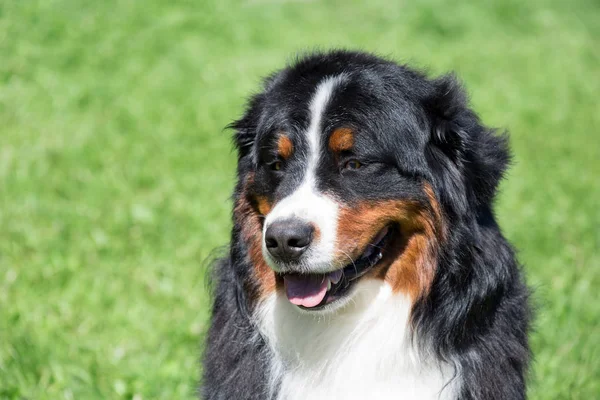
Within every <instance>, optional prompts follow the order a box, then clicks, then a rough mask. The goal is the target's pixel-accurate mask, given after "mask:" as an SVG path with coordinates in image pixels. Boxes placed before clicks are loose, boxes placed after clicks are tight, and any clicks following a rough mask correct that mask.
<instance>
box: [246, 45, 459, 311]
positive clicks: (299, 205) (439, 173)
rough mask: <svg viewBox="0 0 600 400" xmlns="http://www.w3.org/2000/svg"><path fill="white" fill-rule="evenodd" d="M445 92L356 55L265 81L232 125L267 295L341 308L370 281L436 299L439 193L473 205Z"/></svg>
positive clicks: (250, 232)
mask: <svg viewBox="0 0 600 400" xmlns="http://www.w3.org/2000/svg"><path fill="white" fill-rule="evenodd" d="M439 86H440V84H439V83H438V85H437V86H436V84H435V82H431V81H429V80H427V79H425V78H424V77H423V76H422V75H420V74H417V73H414V72H412V71H410V70H408V69H405V68H403V67H399V66H397V65H395V64H393V63H389V62H386V61H382V60H379V59H376V58H373V57H370V56H364V55H356V54H349V53H333V54H330V55H328V56H327V57H323V56H317V57H312V58H308V59H306V60H304V61H303V62H300V63H298V64H296V65H295V66H294V67H292V68H288V69H286V70H284V71H282V72H280V73H279V74H277V75H275V76H273V77H272V78H270V79H269V80H268V81H267V83H266V85H265V90H264V91H263V92H262V93H261V94H259V95H257V96H255V97H254V98H253V100H252V101H251V103H250V105H249V108H248V110H247V112H246V115H245V116H244V118H242V119H241V120H240V121H238V122H236V123H235V125H234V126H235V127H236V128H237V129H238V135H237V145H238V148H239V152H240V167H239V173H240V186H239V192H240V193H239V195H238V198H237V200H236V201H237V204H236V216H235V217H236V222H237V223H238V225H239V228H240V231H241V235H242V239H243V240H244V241H246V243H247V246H248V254H249V255H250V258H251V261H252V265H253V268H255V271H253V276H254V277H255V280H256V282H257V285H258V287H259V292H260V293H261V294H264V293H268V292H271V291H273V290H281V291H283V292H285V293H286V295H287V297H288V299H289V301H290V302H291V303H292V304H295V305H297V306H298V307H300V308H302V309H304V310H310V311H316V310H333V309H337V308H339V307H341V306H342V305H343V304H345V302H347V300H348V299H350V298H351V295H352V291H353V287H354V286H355V285H356V284H357V283H358V282H360V281H361V280H364V279H379V280H382V281H385V282H387V283H388V284H389V285H390V286H391V287H392V289H393V290H394V291H397V292H402V293H403V294H405V295H407V296H409V297H411V298H413V299H417V298H420V297H422V296H424V295H426V293H427V291H428V288H429V287H430V285H431V282H432V280H433V278H434V275H435V269H436V261H435V260H436V257H437V252H438V249H439V245H440V242H441V241H443V240H444V230H445V229H446V227H445V225H446V224H445V223H444V212H443V211H442V207H441V205H440V199H439V192H440V187H442V188H443V187H448V186H452V185H454V186H456V187H457V189H456V190H455V191H454V192H453V191H452V189H449V190H447V191H446V192H445V196H446V197H447V198H448V199H450V198H453V199H454V200H453V201H455V202H456V203H457V204H456V209H457V210H458V209H460V202H461V201H463V202H467V201H469V199H468V197H469V192H468V190H467V188H466V187H464V188H461V185H462V186H465V184H464V182H461V181H460V180H461V179H462V177H461V175H460V174H461V172H462V171H461V169H460V165H459V164H458V163H457V162H459V160H457V159H456V158H457V157H460V153H459V152H460V146H462V142H461V140H460V138H459V137H451V138H448V137H445V135H446V134H447V133H446V132H445V131H444V129H445V126H444V123H446V125H447V124H448V122H447V121H446V119H445V117H444V112H445V110H440V103H444V102H447V101H448V99H444V98H443V97H444V94H443V93H442V94H440V90H442V91H443V90H447V89H448V85H447V82H446V83H445V84H444V85H443V86H444V87H443V88H440V87H439ZM436 96H441V98H440V99H437V98H436ZM455 100H456V99H455V98H453V99H452V101H455ZM449 106H454V107H462V104H450V105H449ZM445 121H446V122H445ZM449 179H453V180H457V182H447V181H448V180H449ZM441 181H443V182H445V183H444V184H440V182H441ZM463 198H464V199H463Z"/></svg>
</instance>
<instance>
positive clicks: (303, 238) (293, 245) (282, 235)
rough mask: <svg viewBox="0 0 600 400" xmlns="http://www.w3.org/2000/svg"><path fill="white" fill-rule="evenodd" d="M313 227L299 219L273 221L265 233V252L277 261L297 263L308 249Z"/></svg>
mask: <svg viewBox="0 0 600 400" xmlns="http://www.w3.org/2000/svg"><path fill="white" fill-rule="evenodd" d="M314 230H315V229H314V227H313V226H312V225H311V224H309V223H307V222H304V221H302V220H299V219H285V220H281V221H274V222H272V223H271V224H269V226H268V227H267V231H266V232H265V244H266V246H267V250H268V251H269V253H270V254H271V256H273V258H274V259H275V260H277V261H282V262H293V261H297V260H298V259H299V258H300V256H301V255H302V253H304V252H305V251H306V249H308V246H309V245H310V242H311V241H312V236H313V232H314Z"/></svg>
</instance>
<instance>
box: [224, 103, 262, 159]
mask: <svg viewBox="0 0 600 400" xmlns="http://www.w3.org/2000/svg"><path fill="white" fill-rule="evenodd" d="M262 97H263V95H262V94H257V95H255V96H252V97H251V98H250V100H249V101H248V104H247V106H246V110H245V111H244V115H243V116H242V117H241V118H240V119H238V120H235V121H233V122H232V123H230V124H229V125H227V128H229V129H234V130H235V134H234V136H233V141H234V144H235V147H236V149H237V151H238V158H239V159H242V158H244V157H245V156H247V155H248V154H249V153H250V151H251V149H252V146H253V145H254V141H255V140H256V134H257V122H258V118H259V110H260V104H261V102H262Z"/></svg>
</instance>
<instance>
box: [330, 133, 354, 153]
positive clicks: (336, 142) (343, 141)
mask: <svg viewBox="0 0 600 400" xmlns="http://www.w3.org/2000/svg"><path fill="white" fill-rule="evenodd" d="M352 146H354V131H353V130H352V129H350V128H337V129H336V130H334V131H333V133H332V134H331V136H330V137H329V148H330V149H331V151H333V152H341V151H348V150H350V149H352Z"/></svg>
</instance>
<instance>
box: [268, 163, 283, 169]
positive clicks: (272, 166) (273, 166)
mask: <svg viewBox="0 0 600 400" xmlns="http://www.w3.org/2000/svg"><path fill="white" fill-rule="evenodd" d="M269 167H270V168H271V170H273V171H279V170H281V167H282V165H281V161H275V162H274V163H271V164H270V165H269Z"/></svg>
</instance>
